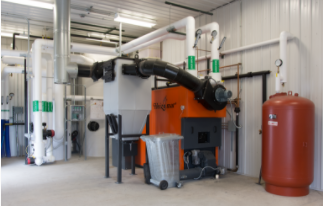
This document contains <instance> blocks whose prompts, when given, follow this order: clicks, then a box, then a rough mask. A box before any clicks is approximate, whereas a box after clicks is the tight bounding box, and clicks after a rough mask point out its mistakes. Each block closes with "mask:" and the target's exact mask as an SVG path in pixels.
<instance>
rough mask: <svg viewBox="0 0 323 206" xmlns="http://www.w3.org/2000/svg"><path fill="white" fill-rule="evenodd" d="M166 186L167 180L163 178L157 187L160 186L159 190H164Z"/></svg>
mask: <svg viewBox="0 0 323 206" xmlns="http://www.w3.org/2000/svg"><path fill="white" fill-rule="evenodd" d="M167 187H168V182H167V181H166V180H163V181H161V182H160V183H159V188H160V189H161V190H166V189H167Z"/></svg>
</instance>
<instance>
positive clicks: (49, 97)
mask: <svg viewBox="0 0 323 206" xmlns="http://www.w3.org/2000/svg"><path fill="white" fill-rule="evenodd" d="M52 76H53V59H52V56H50V58H49V59H47V77H49V78H47V101H48V107H47V115H48V119H47V128H48V129H54V128H53V78H50V77H52ZM49 141H50V146H49V148H48V149H47V150H46V157H47V158H48V159H49V161H51V162H53V161H55V157H54V156H53V149H54V148H53V144H54V143H53V138H49Z"/></svg>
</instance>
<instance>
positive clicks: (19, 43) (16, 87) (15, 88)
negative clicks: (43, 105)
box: [1, 37, 27, 156]
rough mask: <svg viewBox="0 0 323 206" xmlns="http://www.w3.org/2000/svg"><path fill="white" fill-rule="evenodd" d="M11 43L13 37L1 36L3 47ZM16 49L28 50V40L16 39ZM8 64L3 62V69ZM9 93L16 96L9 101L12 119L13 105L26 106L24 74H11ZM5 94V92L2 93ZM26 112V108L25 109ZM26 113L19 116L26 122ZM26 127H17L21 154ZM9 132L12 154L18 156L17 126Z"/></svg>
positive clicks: (7, 46)
mask: <svg viewBox="0 0 323 206" xmlns="http://www.w3.org/2000/svg"><path fill="white" fill-rule="evenodd" d="M11 43H12V38H6V37H1V49H6V50H7V49H9V50H10V49H11ZM16 50H24V51H26V50H27V41H26V40H21V39H16ZM5 66H7V64H3V63H1V70H2V69H3V68H4V67H5ZM17 66H20V67H24V65H17ZM8 78H9V93H14V97H13V98H12V99H11V100H10V101H9V110H10V115H9V117H10V119H11V120H12V117H13V113H12V107H13V106H17V107H24V101H25V98H24V75H23V74H10V75H9V77H8ZM1 95H3V94H1ZM24 112H25V110H24ZM24 114H25V113H23V114H20V115H19V116H18V121H20V122H24V121H25V117H24ZM24 131H25V127H24V126H18V128H17V135H18V142H19V148H20V152H21V153H20V155H24V151H25V150H24V148H23V147H24V137H23V134H24ZM9 134H10V152H11V156H17V149H16V148H17V147H16V135H15V134H16V127H15V126H11V127H10V128H9Z"/></svg>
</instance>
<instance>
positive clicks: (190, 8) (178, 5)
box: [165, 1, 213, 16]
mask: <svg viewBox="0 0 323 206" xmlns="http://www.w3.org/2000/svg"><path fill="white" fill-rule="evenodd" d="M165 4H168V5H171V6H176V7H179V8H182V9H187V10H191V11H196V12H199V13H202V14H207V15H210V16H213V13H211V12H207V11H202V10H199V9H194V8H192V7H187V6H184V5H181V4H174V3H172V2H169V1H165Z"/></svg>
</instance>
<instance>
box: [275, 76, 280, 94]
mask: <svg viewBox="0 0 323 206" xmlns="http://www.w3.org/2000/svg"><path fill="white" fill-rule="evenodd" d="M275 88H276V93H280V73H276V83H275Z"/></svg>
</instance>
